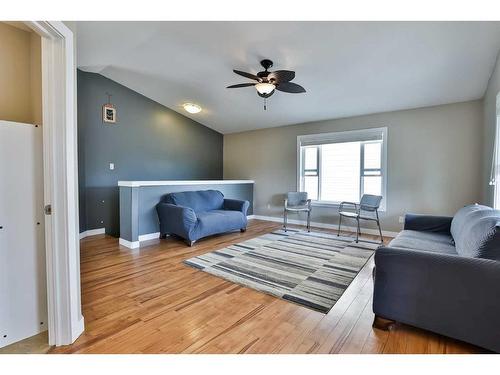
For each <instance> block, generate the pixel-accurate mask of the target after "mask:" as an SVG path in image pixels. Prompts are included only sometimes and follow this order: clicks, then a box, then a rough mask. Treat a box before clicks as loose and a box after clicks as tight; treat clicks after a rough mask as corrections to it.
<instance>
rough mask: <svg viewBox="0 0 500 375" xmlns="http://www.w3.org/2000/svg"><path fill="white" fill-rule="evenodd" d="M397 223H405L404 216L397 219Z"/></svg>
mask: <svg viewBox="0 0 500 375" xmlns="http://www.w3.org/2000/svg"><path fill="white" fill-rule="evenodd" d="M399 222H400V223H401V224H403V223H404V222H405V217H404V216H400V217H399Z"/></svg>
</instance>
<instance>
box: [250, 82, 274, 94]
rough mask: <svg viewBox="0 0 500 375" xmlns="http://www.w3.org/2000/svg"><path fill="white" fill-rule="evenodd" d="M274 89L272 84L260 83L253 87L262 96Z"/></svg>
mask: <svg viewBox="0 0 500 375" xmlns="http://www.w3.org/2000/svg"><path fill="white" fill-rule="evenodd" d="M275 88H276V86H275V85H273V84H272V83H267V82H260V83H257V84H256V85H255V89H256V90H257V91H258V92H259V94H262V95H268V94H270V93H272V92H273V91H274V89H275Z"/></svg>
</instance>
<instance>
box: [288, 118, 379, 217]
mask: <svg viewBox="0 0 500 375" xmlns="http://www.w3.org/2000/svg"><path fill="white" fill-rule="evenodd" d="M380 135H381V136H382V157H381V159H382V160H381V174H382V187H381V192H382V196H383V198H382V202H381V203H380V210H379V211H386V210H387V127H379V128H370V129H361V130H348V131H342V132H332V133H319V134H307V135H299V136H297V191H302V189H303V186H302V175H301V172H302V166H303V163H304V160H303V158H302V152H301V147H303V146H307V145H308V144H310V143H314V142H318V145H320V144H326V143H343V142H366V141H369V140H370V138H372V139H374V137H377V136H380ZM311 146H312V144H311ZM318 159H319V160H318V163H319V164H318V170H319V168H321V164H320V163H321V156H320V154H318ZM361 163H363V160H361ZM318 184H319V185H320V186H319V190H321V183H320V181H318ZM355 203H359V202H355ZM339 204H340V202H331V201H320V200H316V201H312V205H313V206H324V207H338V206H339Z"/></svg>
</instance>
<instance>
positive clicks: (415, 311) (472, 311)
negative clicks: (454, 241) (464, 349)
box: [373, 246, 500, 352]
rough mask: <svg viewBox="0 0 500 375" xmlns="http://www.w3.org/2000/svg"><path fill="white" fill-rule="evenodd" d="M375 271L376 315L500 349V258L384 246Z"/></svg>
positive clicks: (377, 253) (376, 261)
mask: <svg viewBox="0 0 500 375" xmlns="http://www.w3.org/2000/svg"><path fill="white" fill-rule="evenodd" d="M374 276H375V284H374V295H373V311H374V313H375V314H376V315H378V316H381V317H383V318H387V319H392V320H395V321H399V322H401V323H406V324H409V325H413V326H416V327H419V328H423V329H427V330H430V331H433V332H437V333H440V334H443V335H446V336H449V337H452V338H456V339H459V340H463V341H467V342H470V343H472V344H475V345H478V346H481V347H484V348H487V349H490V350H494V351H498V352H500V340H499V332H500V319H499V316H500V287H499V285H500V262H498V261H494V260H489V259H481V258H468V257H461V256H458V255H449V254H440V253H431V252H425V251H419V250H411V249H402V248H396V247H385V246H381V247H379V248H378V249H377V250H376V252H375V272H374Z"/></svg>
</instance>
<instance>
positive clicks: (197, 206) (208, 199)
mask: <svg viewBox="0 0 500 375" xmlns="http://www.w3.org/2000/svg"><path fill="white" fill-rule="evenodd" d="M165 202H166V203H171V204H175V205H177V206H184V207H189V208H192V209H193V210H194V212H196V213H198V212H203V211H210V210H219V209H222V206H223V204H224V195H223V194H222V193H221V192H220V191H218V190H198V191H182V192H178V193H170V194H167V196H166V198H165Z"/></svg>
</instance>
